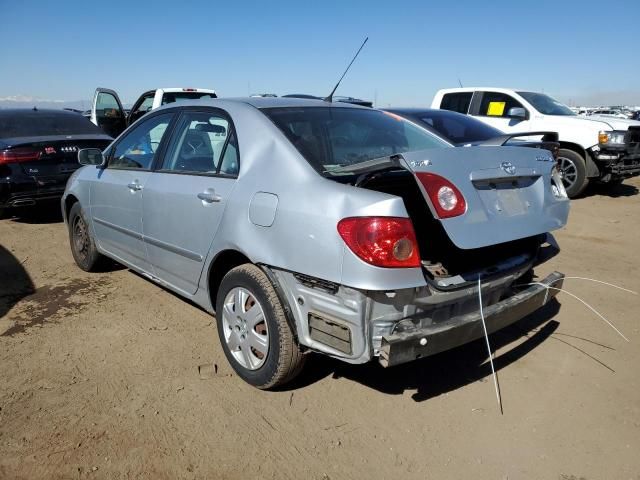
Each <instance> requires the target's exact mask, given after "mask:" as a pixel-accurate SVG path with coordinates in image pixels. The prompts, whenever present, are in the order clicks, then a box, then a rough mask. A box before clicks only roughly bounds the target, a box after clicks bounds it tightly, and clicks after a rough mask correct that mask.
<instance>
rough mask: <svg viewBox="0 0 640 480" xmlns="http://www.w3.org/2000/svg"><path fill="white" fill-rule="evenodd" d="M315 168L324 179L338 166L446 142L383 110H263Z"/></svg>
mask: <svg viewBox="0 0 640 480" xmlns="http://www.w3.org/2000/svg"><path fill="white" fill-rule="evenodd" d="M262 112H263V113H264V114H265V115H267V117H269V118H270V119H271V121H273V123H275V124H276V126H277V127H278V128H279V129H280V130H281V131H282V132H283V133H284V134H285V135H286V137H287V138H288V139H289V141H290V142H291V143H292V144H293V145H294V146H295V147H296V148H297V149H298V151H299V152H300V153H301V154H302V156H303V157H304V158H305V159H306V160H307V161H308V162H309V163H310V164H311V166H312V167H313V168H315V169H316V171H318V172H319V173H321V174H322V175H325V176H331V175H332V174H331V170H332V169H335V168H337V167H339V168H341V169H342V168H343V167H345V166H352V165H357V164H359V163H362V162H366V161H367V160H372V159H374V158H380V157H385V156H390V155H394V154H397V153H404V152H414V151H418V150H425V149H429V148H443V147H445V148H447V147H450V145H449V144H447V143H446V142H445V141H443V140H441V139H439V138H437V137H436V136H435V135H433V134H431V133H429V132H427V131H426V130H424V129H422V128H420V127H417V126H415V125H413V124H411V123H410V122H408V121H406V120H404V119H402V118H400V117H398V116H397V115H394V114H391V113H386V112H381V111H379V110H370V109H360V108H340V107H287V108H265V109H262Z"/></svg>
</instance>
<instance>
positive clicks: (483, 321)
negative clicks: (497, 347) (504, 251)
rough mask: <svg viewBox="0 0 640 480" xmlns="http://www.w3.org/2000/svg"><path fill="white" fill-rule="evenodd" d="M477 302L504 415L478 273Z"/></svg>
mask: <svg viewBox="0 0 640 480" xmlns="http://www.w3.org/2000/svg"><path fill="white" fill-rule="evenodd" d="M478 303H479V304H480V318H481V319H482V328H483V329H484V339H485V341H486V342H487V352H488V353H489V363H490V364H491V374H492V375H493V386H494V387H495V389H496V399H497V400H498V407H499V408H500V414H501V415H504V412H503V410H502V398H501V397H500V389H499V388H498V376H497V375H496V369H495V368H494V366H493V353H492V352H491V345H489V334H488V333H487V324H486V322H485V320H484V310H483V309H482V289H481V286H480V275H478Z"/></svg>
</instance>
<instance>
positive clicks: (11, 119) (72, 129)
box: [0, 110, 104, 138]
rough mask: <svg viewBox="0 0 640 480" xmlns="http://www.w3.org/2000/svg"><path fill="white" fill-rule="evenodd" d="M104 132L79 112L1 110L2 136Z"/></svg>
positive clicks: (0, 134)
mask: <svg viewBox="0 0 640 480" xmlns="http://www.w3.org/2000/svg"><path fill="white" fill-rule="evenodd" d="M83 134H101V135H104V132H103V131H102V130H101V129H99V128H98V127H96V126H95V125H94V124H93V123H91V122H90V121H89V120H87V119H86V118H85V117H83V116H82V115H80V114H79V113H67V112H60V113H58V112H44V111H33V110H26V111H24V112H16V111H15V110H14V111H12V112H0V138H13V137H41V136H49V135H83Z"/></svg>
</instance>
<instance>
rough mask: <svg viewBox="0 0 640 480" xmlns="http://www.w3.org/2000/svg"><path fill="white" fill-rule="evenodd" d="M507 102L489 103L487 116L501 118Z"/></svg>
mask: <svg viewBox="0 0 640 480" xmlns="http://www.w3.org/2000/svg"><path fill="white" fill-rule="evenodd" d="M506 104H507V102H489V108H487V115H489V116H490V117H501V116H502V115H503V114H504V106H505V105H506Z"/></svg>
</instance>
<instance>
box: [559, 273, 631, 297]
mask: <svg viewBox="0 0 640 480" xmlns="http://www.w3.org/2000/svg"><path fill="white" fill-rule="evenodd" d="M567 279H575V280H589V281H591V282H596V283H602V284H603V285H609V286H610V287H613V288H617V289H618V290H623V291H625V292H628V293H632V294H634V295H638V292H634V291H633V290H629V289H628V288H624V287H621V286H619V285H615V284H613V283H608V282H603V281H602V280H596V279H595V278H587V277H563V278H558V279H556V280H554V281H553V282H551V283H550V284H549V285H553V284H554V283H556V282H559V281H560V280H567Z"/></svg>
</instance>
